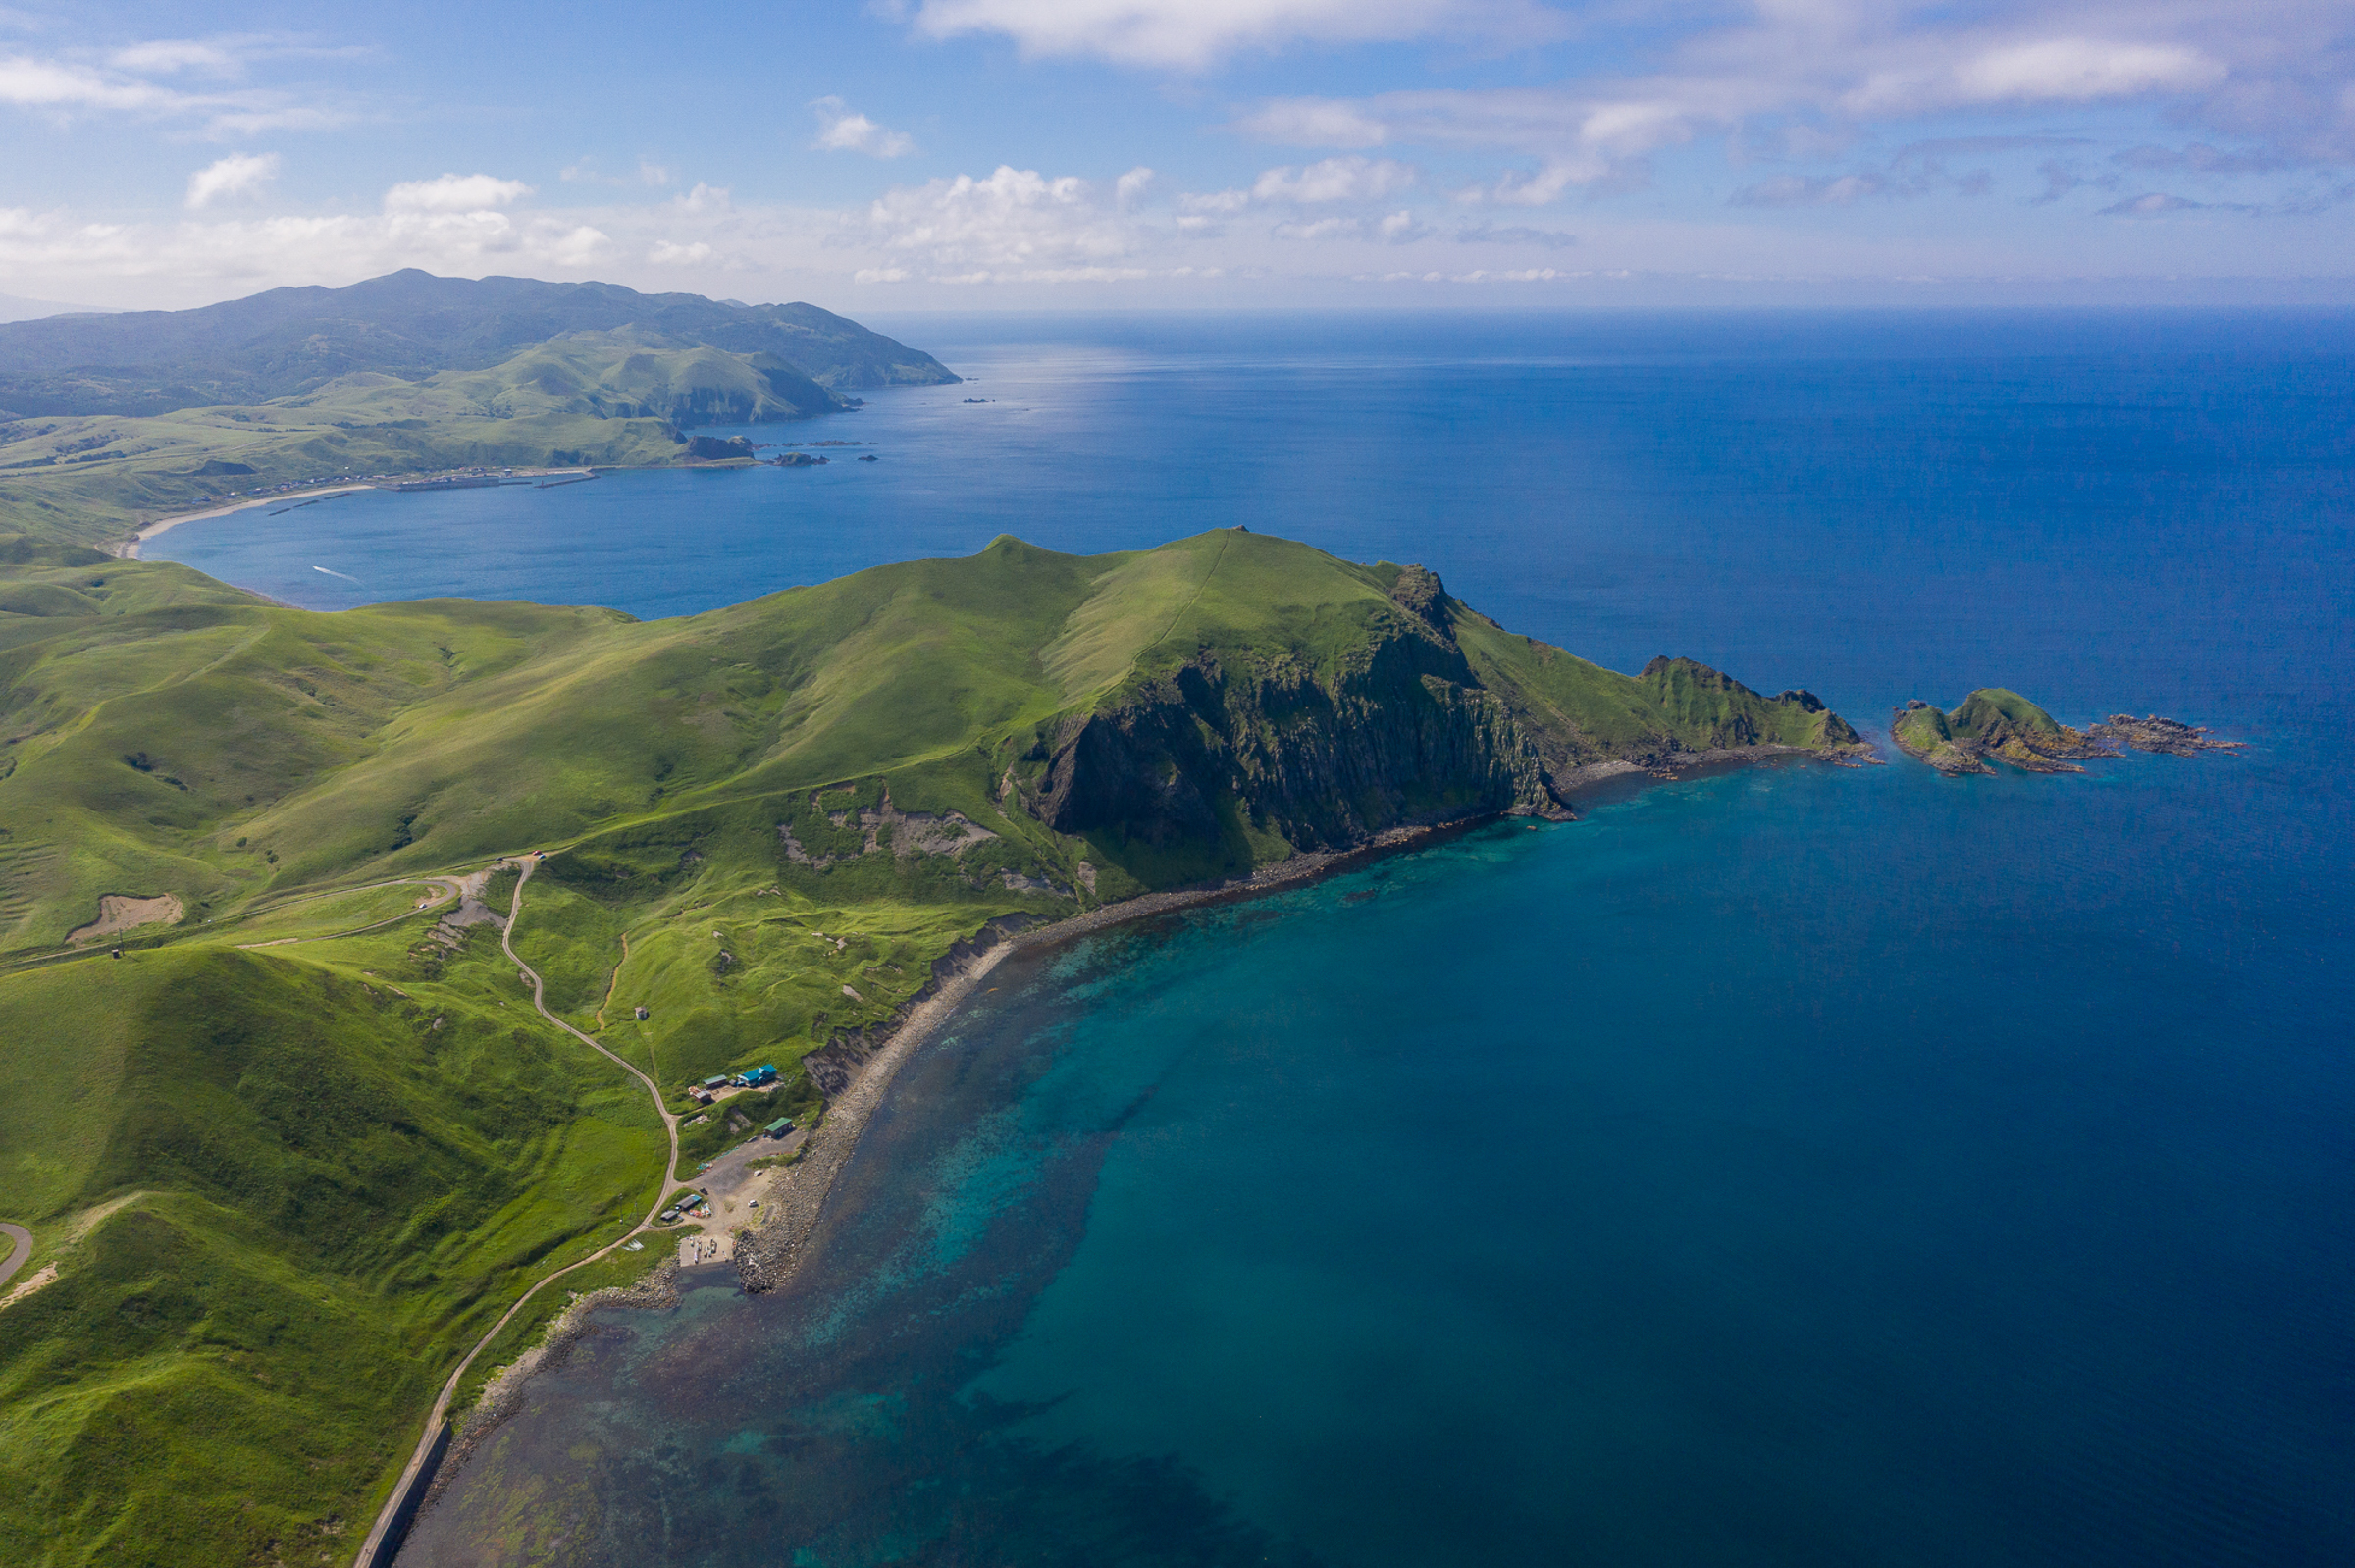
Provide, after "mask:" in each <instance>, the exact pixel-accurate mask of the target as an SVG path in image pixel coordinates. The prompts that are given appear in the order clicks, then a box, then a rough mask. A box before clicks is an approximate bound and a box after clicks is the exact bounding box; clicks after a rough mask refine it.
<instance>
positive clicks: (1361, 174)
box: [1251, 156, 1415, 204]
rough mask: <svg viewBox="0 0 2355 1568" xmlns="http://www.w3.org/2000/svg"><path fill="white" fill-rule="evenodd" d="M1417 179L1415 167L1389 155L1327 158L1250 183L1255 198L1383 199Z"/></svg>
mask: <svg viewBox="0 0 2355 1568" xmlns="http://www.w3.org/2000/svg"><path fill="white" fill-rule="evenodd" d="M1413 183H1415V171H1414V169H1413V168H1412V167H1411V166H1409V165H1407V164H1402V163H1398V162H1396V161H1394V160H1392V159H1389V158H1383V159H1370V158H1360V157H1355V156H1351V157H1345V158H1327V159H1326V160H1324V161H1323V162H1322V163H1312V164H1310V165H1309V166H1308V167H1307V168H1305V169H1289V168H1286V169H1270V170H1268V171H1267V172H1266V173H1265V174H1263V175H1261V176H1260V177H1259V179H1258V181H1257V182H1256V183H1253V185H1252V186H1251V196H1252V199H1253V200H1255V201H1294V202H1300V203H1302V204H1310V203H1321V202H1329V201H1380V200H1381V199H1382V198H1383V197H1385V196H1388V195H1392V194H1395V193H1396V192H1398V191H1401V190H1404V189H1405V188H1406V187H1407V186H1409V185H1411V184H1413Z"/></svg>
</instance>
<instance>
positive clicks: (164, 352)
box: [0, 268, 957, 419]
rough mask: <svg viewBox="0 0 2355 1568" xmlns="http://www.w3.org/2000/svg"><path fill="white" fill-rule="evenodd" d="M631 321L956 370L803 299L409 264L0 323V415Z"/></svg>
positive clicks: (894, 366)
mask: <svg viewBox="0 0 2355 1568" xmlns="http://www.w3.org/2000/svg"><path fill="white" fill-rule="evenodd" d="M632 329H635V330H637V331H639V332H641V333H643V334H647V335H650V340H651V339H654V338H658V339H660V340H662V341H663V343H664V344H665V345H666V346H670V347H676V348H692V347H707V348H712V349H716V350H719V351H721V352H724V353H729V354H737V355H752V356H759V355H768V356H772V357H773V358H774V359H775V360H777V361H778V362H779V363H781V364H784V365H787V366H790V367H792V369H793V370H794V371H795V372H796V373H797V374H798V375H800V376H802V377H805V378H808V379H809V380H811V381H814V382H816V383H818V384H819V385H821V386H824V387H831V388H842V389H847V390H853V391H856V390H859V389H864V388H869V387H887V386H899V385H923V384H929V383H945V382H954V381H955V380H957V378H956V377H955V376H953V375H951V374H950V373H949V371H948V369H947V368H946V367H945V366H943V365H942V364H941V363H940V362H939V361H938V360H936V359H934V358H933V357H932V356H931V355H930V354H927V353H924V352H922V351H921V350H919V349H914V348H910V347H908V346H907V345H906V344H904V343H899V342H895V341H893V340H891V339H889V338H886V337H883V336H882V335H881V334H879V333H873V332H869V331H867V330H866V329H865V328H864V327H862V326H860V325H859V324H858V323H857V322H855V321H850V320H847V319H845V318H844V317H841V316H837V315H834V314H833V313H832V312H830V311H824V310H820V309H818V308H817V307H816V306H815V305H802V304H794V305H745V304H739V303H737V302H736V301H734V300H714V299H706V298H704V297H703V296H702V295H700V294H641V293H639V292H637V291H636V290H635V289H631V288H624V287H619V286H618V285H614V284H595V283H591V284H551V283H542V282H539V281H537V280H535V279H530V278H479V279H476V278H436V277H434V276H432V275H431V274H429V273H424V272H419V271H417V270H416V269H414V268H411V269H408V270H406V271H402V272H396V273H389V274H387V275H386V276H384V277H382V278H371V279H369V280H367V281H366V282H364V283H357V284H353V285H351V286H350V287H346V288H316V287H314V288H273V289H270V290H269V291H268V292H265V293H259V294H254V295H251V296H249V297H247V298H244V299H232V300H227V301H224V302H223V303H221V304H217V305H207V306H205V307H203V308H202V309H198V310H178V311H158V310H145V311H124V312H121V313H118V314H110V315H77V316H63V317H50V318H46V319H42V320H37V321H22V322H11V323H6V324H0V419H6V418H26V417H45V416H55V415H73V414H82V415H86V414H122V415H133V416H138V415H152V414H162V413H169V412H171V411H172V410H174V409H179V408H196V407H207V406H217V405H222V404H238V405H243V404H253V403H264V402H270V401H273V400H275V399H277V398H281V397H288V396H297V395H301V394H303V393H306V392H312V391H315V390H316V389H317V388H319V387H320V386H322V385H323V384H325V383H327V382H330V381H333V380H336V379H339V378H340V377H344V376H349V375H353V374H359V373H376V374H382V375H389V376H393V377H397V378H399V379H400V380H403V381H416V380H421V379H423V378H424V377H426V376H429V375H432V374H434V373H436V372H439V371H444V370H481V369H485V368H488V367H490V366H492V365H497V364H499V363H501V362H503V361H505V360H507V359H510V358H512V357H513V356H514V355H515V353H516V352H517V351H518V350H519V349H523V348H526V347H529V346H530V345H532V344H535V343H542V342H547V341H549V340H551V339H554V338H559V337H563V336H566V335H568V334H573V333H583V332H589V333H608V332H619V331H624V330H632Z"/></svg>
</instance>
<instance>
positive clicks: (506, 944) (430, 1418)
mask: <svg viewBox="0 0 2355 1568" xmlns="http://www.w3.org/2000/svg"><path fill="white" fill-rule="evenodd" d="M518 863H519V864H520V866H521V868H522V874H521V875H520V876H518V877H517V878H516V879H515V897H514V902H513V903H511V904H510V905H509V906H508V908H507V928H506V930H505V931H504V932H502V933H501V935H500V938H499V946H500V947H501V948H502V949H503V950H504V951H505V953H506V955H507V957H508V958H509V959H512V960H514V964H515V967H516V968H517V969H519V970H521V971H522V973H523V974H524V975H525V977H526V978H528V979H529V980H530V981H531V986H532V1006H533V1007H534V1008H536V1009H538V1010H539V1013H540V1016H541V1017H542V1018H545V1019H548V1020H549V1022H550V1023H553V1024H554V1025H555V1026H556V1027H557V1028H559V1029H562V1030H563V1031H564V1032H565V1033H566V1034H569V1035H571V1036H572V1037H573V1038H574V1039H576V1040H578V1041H580V1042H581V1043H582V1044H583V1045H585V1046H587V1047H589V1049H590V1050H592V1051H595V1052H596V1053H597V1054H598V1055H600V1056H602V1057H604V1058H605V1059H606V1060H607V1061H610V1062H612V1063H614V1064H615V1065H616V1066H618V1067H619V1068H620V1069H621V1070H622V1071H625V1072H627V1073H629V1074H630V1076H632V1077H634V1078H636V1079H637V1080H638V1081H639V1082H641V1083H643V1084H645V1085H646V1092H647V1095H648V1096H649V1097H650V1098H651V1099H652V1100H653V1101H654V1113H655V1114H656V1115H657V1116H659V1117H661V1119H662V1129H663V1131H664V1132H666V1133H667V1134H669V1137H670V1161H669V1164H668V1165H666V1166H665V1167H664V1168H663V1179H662V1186H661V1190H660V1191H658V1192H656V1193H655V1194H654V1205H653V1207H651V1208H649V1209H648V1210H647V1211H646V1216H645V1218H644V1219H642V1220H640V1221H639V1222H638V1224H637V1225H636V1226H634V1227H633V1228H630V1229H629V1230H628V1231H627V1232H625V1233H624V1234H622V1235H621V1236H619V1237H616V1238H615V1239H614V1240H613V1241H611V1242H609V1243H608V1244H606V1245H605V1246H603V1247H601V1248H600V1249H598V1250H597V1251H595V1252H593V1253H591V1254H590V1255H589V1256H587V1257H586V1258H583V1259H581V1260H580V1261H579V1262H577V1263H568V1264H566V1265H565V1266H564V1267H563V1268H561V1269H558V1270H556V1271H555V1272H554V1273H552V1274H549V1275H544V1276H542V1277H541V1279H540V1280H539V1281H536V1282H535V1283H534V1284H533V1285H532V1286H531V1288H530V1289H528V1290H526V1291H524V1292H523V1294H522V1295H520V1296H517V1297H516V1298H515V1301H514V1304H513V1305H512V1306H510V1307H508V1308H507V1310H506V1311H505V1312H503V1313H501V1314H499V1318H498V1321H497V1323H495V1324H493V1325H492V1326H491V1327H490V1329H489V1330H487V1331H486V1332H485V1333H484V1334H483V1336H482V1337H481V1338H480V1339H477V1340H476V1341H475V1342H474V1345H473V1347H472V1348H471V1349H469V1350H468V1351H467V1352H466V1354H465V1356H464V1358H463V1359H461V1360H460V1361H459V1362H458V1364H457V1366H456V1367H454V1368H452V1369H451V1370H450V1374H449V1378H448V1381H446V1382H445V1383H444V1384H443V1385H442V1391H441V1393H440V1394H439V1395H437V1396H436V1397H435V1399H434V1408H433V1409H432V1410H431V1411H430V1412H428V1413H427V1415H426V1418H425V1433H424V1436H422V1437H419V1438H418V1439H417V1448H416V1451H415V1452H414V1453H412V1454H411V1455H410V1456H409V1462H408V1464H407V1466H405V1467H404V1468H403V1469H402V1471H401V1473H400V1475H399V1477H398V1479H397V1480H395V1481H394V1483H393V1485H392V1490H391V1492H390V1493H388V1494H387V1496H386V1498H385V1501H384V1505H383V1506H382V1507H381V1508H379V1509H378V1510H377V1515H376V1523H375V1525H374V1526H373V1527H371V1528H370V1530H369V1532H368V1537H367V1539H366V1540H365V1541H363V1542H361V1543H360V1550H359V1555H358V1556H357V1557H356V1558H354V1559H353V1561H354V1562H355V1563H356V1564H357V1565H358V1568H378V1563H377V1550H378V1548H379V1547H380V1546H381V1545H382V1544H383V1543H384V1539H385V1534H386V1532H387V1531H389V1530H391V1529H392V1519H393V1516H394V1515H395V1514H396V1513H398V1512H399V1509H400V1503H401V1501H402V1499H403V1498H405V1497H407V1495H408V1493H409V1489H410V1488H411V1487H412V1486H414V1485H415V1484H416V1481H417V1476H418V1472H420V1471H421V1470H423V1469H424V1468H425V1462H426V1460H427V1459H428V1458H429V1457H431V1455H432V1453H433V1450H434V1444H435V1443H436V1441H437V1440H438V1439H439V1438H440V1437H441V1433H442V1428H443V1425H444V1423H445V1422H446V1421H448V1419H449V1404H450V1401H451V1400H452V1399H454V1398H456V1397H457V1392H458V1385H459V1384H460V1383H461V1382H462V1381H464V1379H465V1377H466V1369H467V1368H469V1367H471V1366H473V1365H474V1358H475V1357H477V1356H479V1355H481V1354H482V1353H483V1351H484V1350H485V1349H486V1348H487V1347H488V1346H489V1345H490V1343H491V1341H492V1340H494V1339H496V1338H497V1337H498V1335H499V1331H501V1330H503V1329H504V1328H506V1326H507V1324H508V1323H509V1322H510V1321H511V1320H512V1319H513V1318H514V1316H515V1315H516V1314H517V1313H519V1312H521V1311H522V1310H523V1308H524V1303H526V1302H528V1301H530V1300H531V1299H532V1297H534V1296H536V1295H538V1294H539V1293H540V1291H541V1290H542V1289H543V1288H545V1287H546V1286H548V1285H549V1284H551V1283H553V1282H554V1281H558V1280H561V1279H562V1278H564V1276H566V1275H568V1274H570V1273H572V1272H573V1271H574V1270H575V1269H585V1268H587V1267H588V1266H589V1265H590V1264H593V1263H596V1262H598V1261H599V1260H600V1259H602V1258H605V1257H608V1256H610V1255H611V1254H613V1253H615V1252H618V1251H619V1250H621V1248H622V1247H623V1246H625V1245H627V1244H628V1243H629V1241H630V1239H631V1237H633V1236H636V1235H638V1234H639V1233H640V1232H642V1231H647V1230H651V1229H652V1228H654V1216H656V1215H658V1214H660V1213H661V1212H662V1209H663V1206H664V1205H665V1204H667V1203H668V1202H669V1201H670V1195H671V1194H672V1193H673V1192H676V1191H677V1190H678V1189H679V1188H680V1187H681V1186H683V1185H685V1183H684V1182H682V1181H680V1180H679V1176H678V1173H679V1119H678V1118H677V1117H675V1116H673V1115H671V1113H670V1109H669V1108H668V1107H667V1106H665V1105H664V1104H663V1103H662V1091H661V1090H660V1089H658V1088H656V1087H655V1086H654V1079H653V1078H650V1077H648V1076H647V1075H646V1074H645V1073H644V1072H641V1071H638V1069H637V1068H636V1067H635V1066H634V1065H632V1064H631V1063H629V1062H625V1061H623V1060H622V1059H621V1058H620V1057H618V1056H615V1055H614V1054H613V1053H612V1052H610V1051H608V1050H606V1049H605V1048H604V1047H603V1046H602V1045H600V1044H598V1043H597V1042H596V1041H595V1040H593V1039H591V1038H589V1036H588V1035H586V1034H583V1033H582V1032H581V1031H580V1030H578V1029H576V1028H574V1027H573V1026H572V1025H571V1024H569V1023H567V1022H565V1021H564V1020H563V1019H560V1018H557V1017H556V1016H555V1015H554V1014H553V1013H550V1012H549V1010H548V989H547V986H546V985H545V984H543V983H542V981H541V979H540V975H539V971H537V970H536V969H534V968H533V967H531V966H530V965H528V964H526V963H524V962H523V960H522V959H520V958H517V957H516V956H515V940H514V939H515V927H516V926H517V925H518V924H519V923H521V921H522V919H523V889H524V884H526V883H528V882H529V881H531V879H532V873H533V872H534V871H536V870H538V869H539V864H538V862H537V860H536V859H534V858H526V859H524V860H522V861H521V862H518Z"/></svg>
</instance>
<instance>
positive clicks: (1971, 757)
mask: <svg viewBox="0 0 2355 1568" xmlns="http://www.w3.org/2000/svg"><path fill="white" fill-rule="evenodd" d="M1889 736H1890V739H1892V740H1894V741H1895V742H1896V743H1897V745H1898V748H1899V750H1901V751H1903V752H1905V753H1906V755H1907V756H1909V757H1912V758H1918V759H1920V760H1921V761H1924V762H1927V763H1929V764H1930V766H1932V767H1934V768H1936V769H1937V770H1938V771H1939V772H1941V773H1944V774H1946V775H1948V776H1949V777H1955V776H1958V775H1961V774H1964V773H1992V772H1994V771H1995V769H1994V768H1992V767H1990V766H1988V765H1987V758H1995V759H1997V760H1998V761H2003V762H2008V763H2010V764H2011V765H2012V766H2014V767H2015V768H2018V769H2019V770H2020V771H2021V772H2023V773H2082V772H2083V771H2085V770H2084V769H2083V768H2082V767H2079V766H2078V765H2077V763H2078V762H2079V761H2081V760H2084V759H2087V758H2097V757H2115V756H2117V755H2118V754H2119V752H2121V751H2124V750H2127V749H2129V748H2130V749H2132V750H2134V751H2138V752H2158V753H2162V754H2164V755H2167V756H2171V757H2191V756H2195V755H2197V754H2198V753H2201V752H2233V751H2238V750H2240V749H2241V748H2242V746H2243V745H2244V744H2245V743H2244V742H2240V741H2219V740H2212V739H2210V738H2209V735H2208V731H2207V730H2206V729H2205V728H2204V727H2195V726H2193V725H2189V724H2184V723H2181V722H2179V721H2177V720H2175V719H2172V718H2161V717H2160V716H2159V715H2157V714H2156V713H2154V714H2151V715H2149V716H2148V717H2145V718H2135V717H2134V716H2133V715H2131V714H2128V713H2113V714H2112V715H2111V716H2110V718H2109V721H2108V722H2107V723H2102V724H2096V725H2094V726H2092V727H2091V728H2090V729H2087V730H2084V731H2078V730H2073V729H2070V728H2069V727H2068V726H2067V725H2066V724H2063V723H2062V722H2060V721H2059V720H2058V719H2056V718H2054V717H2053V715H2052V714H2050V713H2048V712H2046V711H2045V710H2044V709H2043V708H2041V707H2038V706H2036V705H2035V704H2034V703H2031V702H2029V701H2028V700H2027V699H2026V698H2024V697H2022V696H2020V695H2019V694H2018V693H2017V692H2008V691H2005V690H2004V689H2003V688H2002V687H1998V686H1989V687H1982V688H1981V689H1980V690H1978V691H1975V692H1973V693H1971V694H1970V695H1969V696H1968V697H1966V698H1964V699H1963V700H1962V706H1959V707H1957V708H1956V709H1955V710H1954V711H1953V712H1951V713H1944V712H1940V711H1939V710H1938V709H1937V708H1936V707H1933V706H1931V705H1929V704H1928V703H1925V702H1923V701H1922V700H1921V699H1920V698H1918V697H1917V698H1914V699H1913V700H1912V701H1911V702H1909V703H1908V704H1907V705H1906V706H1903V707H1901V708H1899V709H1898V710H1897V712H1896V714H1895V715H1894V717H1893V719H1892V721H1891V723H1890V726H1889Z"/></svg>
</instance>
